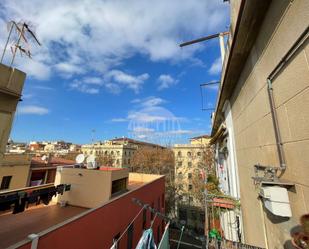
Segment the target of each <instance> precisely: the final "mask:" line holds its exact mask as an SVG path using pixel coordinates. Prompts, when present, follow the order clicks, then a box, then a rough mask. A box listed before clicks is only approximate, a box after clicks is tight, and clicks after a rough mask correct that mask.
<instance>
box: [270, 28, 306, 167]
mask: <svg viewBox="0 0 309 249" xmlns="http://www.w3.org/2000/svg"><path fill="white" fill-rule="evenodd" d="M308 31H309V26H308V27H307V28H306V29H305V30H304V32H303V33H302V34H301V35H300V36H299V38H298V39H297V40H296V41H295V43H294V44H293V45H292V47H291V48H290V49H289V50H288V52H287V53H286V54H285V55H284V56H283V58H282V59H281V60H280V62H279V63H278V64H277V66H276V67H275V68H274V70H273V71H272V72H271V73H270V74H269V76H268V77H267V92H268V97H269V105H270V111H271V115H272V120H273V126H274V131H275V138H276V144H277V152H278V157H279V162H280V169H281V170H282V172H284V171H285V170H286V167H287V166H286V160H285V156H284V151H283V144H282V138H281V132H280V127H279V123H278V115H277V110H276V108H275V101H274V96H273V86H272V82H273V80H274V79H275V78H276V77H277V75H278V74H279V73H280V72H281V71H282V69H283V68H284V67H285V66H286V64H287V63H288V62H289V61H290V59H291V58H292V57H293V56H294V55H295V54H296V52H297V51H298V49H299V48H300V47H302V46H303V45H304V44H305V42H306V41H307V40H308Z"/></svg>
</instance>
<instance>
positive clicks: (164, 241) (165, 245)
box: [158, 223, 170, 249]
mask: <svg viewBox="0 0 309 249" xmlns="http://www.w3.org/2000/svg"><path fill="white" fill-rule="evenodd" d="M169 225H170V223H167V224H166V226H165V230H164V233H163V235H162V238H161V241H160V244H159V246H158V249H170V243H169V232H168V228H169Z"/></svg>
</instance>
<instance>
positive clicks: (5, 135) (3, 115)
mask: <svg viewBox="0 0 309 249" xmlns="http://www.w3.org/2000/svg"><path fill="white" fill-rule="evenodd" d="M25 78H26V74H25V73H24V72H22V71H19V70H17V69H15V68H11V67H8V66H5V65H3V64H0V161H1V155H3V153H4V152H5V147H6V144H7V142H8V139H9V135H10V132H11V128H12V123H13V119H14V114H15V111H16V107H17V104H18V101H19V100H20V97H21V92H22V89H23V86H24V81H25Z"/></svg>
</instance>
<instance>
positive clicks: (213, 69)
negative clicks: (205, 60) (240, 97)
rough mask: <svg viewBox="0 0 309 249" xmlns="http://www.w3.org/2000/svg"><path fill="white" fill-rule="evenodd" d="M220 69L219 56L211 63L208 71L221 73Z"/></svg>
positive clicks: (213, 73) (214, 73)
mask: <svg viewBox="0 0 309 249" xmlns="http://www.w3.org/2000/svg"><path fill="white" fill-rule="evenodd" d="M221 70H222V62H221V57H219V58H217V59H216V60H215V61H214V62H213V63H212V65H211V67H210V69H209V70H208V73H209V74H212V75H217V74H219V73H221Z"/></svg>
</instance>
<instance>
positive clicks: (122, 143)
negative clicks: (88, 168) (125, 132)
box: [81, 138, 163, 168]
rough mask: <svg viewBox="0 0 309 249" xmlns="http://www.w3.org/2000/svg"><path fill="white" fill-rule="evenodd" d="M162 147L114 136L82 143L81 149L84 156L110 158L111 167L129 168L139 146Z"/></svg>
mask: <svg viewBox="0 0 309 249" xmlns="http://www.w3.org/2000/svg"><path fill="white" fill-rule="evenodd" d="M145 147H146V148H158V147H159V148H163V147H162V146H160V145H156V144H151V143H146V142H142V141H137V140H133V139H129V138H115V139H111V140H107V141H104V142H96V143H93V144H85V145H82V147H81V151H82V153H83V154H85V155H86V156H89V155H94V156H96V157H97V158H100V157H101V158H102V157H103V158H104V157H105V158H110V159H111V161H112V165H110V166H113V167H123V168H130V167H131V160H132V157H133V155H134V153H135V152H136V150H138V149H139V148H145Z"/></svg>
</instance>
